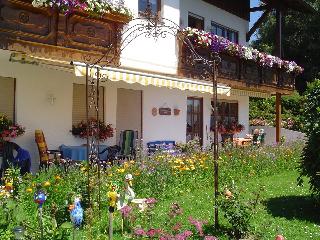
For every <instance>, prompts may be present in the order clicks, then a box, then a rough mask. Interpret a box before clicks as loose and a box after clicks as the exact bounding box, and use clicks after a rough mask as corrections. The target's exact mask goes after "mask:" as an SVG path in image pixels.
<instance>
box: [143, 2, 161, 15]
mask: <svg viewBox="0 0 320 240" xmlns="http://www.w3.org/2000/svg"><path fill="white" fill-rule="evenodd" d="M149 2H150V4H151V9H152V13H153V14H154V15H156V14H158V13H159V12H160V11H161V0H149ZM147 5H148V0H139V3H138V9H139V13H143V12H145V10H146V9H147Z"/></svg>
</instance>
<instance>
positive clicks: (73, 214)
mask: <svg viewBox="0 0 320 240" xmlns="http://www.w3.org/2000/svg"><path fill="white" fill-rule="evenodd" d="M80 202H81V200H80V197H75V199H74V203H73V205H70V206H69V210H70V219H71V222H72V224H73V239H75V230H76V229H78V228H79V227H80V226H81V223H82V221H83V209H82V207H81V204H80Z"/></svg>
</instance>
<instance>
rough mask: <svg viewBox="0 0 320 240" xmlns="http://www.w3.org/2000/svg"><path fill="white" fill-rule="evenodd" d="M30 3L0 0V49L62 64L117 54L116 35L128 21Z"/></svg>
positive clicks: (126, 19)
mask: <svg viewBox="0 0 320 240" xmlns="http://www.w3.org/2000/svg"><path fill="white" fill-rule="evenodd" d="M31 3H32V1H31V0H0V48H1V49H8V50H14V51H22V52H26V53H30V54H33V55H41V57H48V58H55V59H61V60H68V61H69V60H78V61H94V59H96V58H99V57H100V56H102V54H105V53H107V52H109V50H110V45H111V44H112V46H114V47H113V48H112V51H111V52H110V54H111V55H113V56H114V54H115V52H116V51H117V50H118V43H119V40H120V39H117V34H116V33H117V32H119V31H121V29H122V27H123V25H124V24H125V23H127V22H128V21H129V19H128V18H126V17H125V16H121V15H111V14H108V15H104V16H103V17H101V18H95V19H94V18H91V17H89V16H88V15H87V14H85V13H81V12H75V13H71V14H69V15H63V14H61V13H59V12H58V11H57V10H54V9H48V8H35V7H33V6H32V4H31Z"/></svg>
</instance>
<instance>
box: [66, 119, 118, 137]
mask: <svg viewBox="0 0 320 240" xmlns="http://www.w3.org/2000/svg"><path fill="white" fill-rule="evenodd" d="M89 124H90V125H91V126H92V128H91V130H90V131H89V136H94V135H95V134H97V131H98V126H99V140H100V141H105V140H107V139H108V138H110V137H113V128H112V126H111V124H107V125H106V124H105V123H104V122H102V121H100V120H99V121H97V120H96V119H90V121H89ZM87 126H88V124H87V122H84V121H81V122H80V123H78V124H77V125H72V130H71V133H72V135H74V136H76V137H80V138H86V137H87Z"/></svg>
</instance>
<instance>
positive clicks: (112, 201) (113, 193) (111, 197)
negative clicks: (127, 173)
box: [108, 182, 119, 240]
mask: <svg viewBox="0 0 320 240" xmlns="http://www.w3.org/2000/svg"><path fill="white" fill-rule="evenodd" d="M117 189H118V186H117V184H116V183H114V182H113V183H112V184H111V190H110V191H109V192H108V201H109V239H110V240H112V238H113V213H114V210H115V209H116V204H117V201H118V198H119V195H118V193H117Z"/></svg>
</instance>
